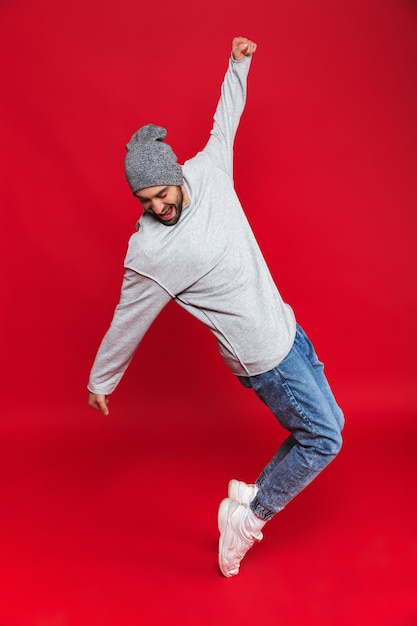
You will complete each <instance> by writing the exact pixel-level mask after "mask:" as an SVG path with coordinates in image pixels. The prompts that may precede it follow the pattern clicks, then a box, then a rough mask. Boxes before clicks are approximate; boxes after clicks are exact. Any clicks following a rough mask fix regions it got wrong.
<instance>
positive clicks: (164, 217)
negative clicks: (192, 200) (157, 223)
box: [159, 205, 175, 222]
mask: <svg viewBox="0 0 417 626" xmlns="http://www.w3.org/2000/svg"><path fill="white" fill-rule="evenodd" d="M174 215H175V206H174V205H171V206H170V207H169V209H168V210H167V211H165V212H164V213H160V214H159V217H160V218H161V220H163V221H164V222H166V221H168V220H171V219H172V218H173V217H174Z"/></svg>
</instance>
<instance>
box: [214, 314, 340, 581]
mask: <svg viewBox="0 0 417 626" xmlns="http://www.w3.org/2000/svg"><path fill="white" fill-rule="evenodd" d="M242 382H243V384H244V385H245V386H246V387H249V386H251V387H252V388H253V389H254V391H255V393H256V394H257V395H258V396H259V398H260V399H261V400H262V401H263V402H264V403H265V404H266V405H267V406H268V407H269V408H270V409H271V410H272V412H273V413H274V415H275V416H276V417H277V418H278V420H279V422H280V423H281V424H282V426H283V427H284V428H286V429H287V430H288V431H289V432H290V433H291V434H290V436H289V437H288V438H287V439H286V441H285V442H284V443H283V444H282V446H281V447H280V448H279V450H278V451H277V453H276V454H275V455H274V457H273V458H272V459H271V461H270V463H268V465H267V466H266V467H265V468H264V470H263V471H262V473H261V475H260V476H259V478H258V480H257V481H256V487H257V492H256V495H255V497H254V498H253V500H252V501H251V503H250V506H249V508H248V507H245V506H244V505H242V504H238V503H236V504H235V505H233V506H232V505H231V504H230V502H232V501H231V500H230V498H228V499H227V500H229V501H230V502H227V503H226V501H223V503H222V504H221V506H220V509H219V529H220V546H221V549H220V551H219V564H220V569H221V570H222V572H223V573H224V574H225V575H227V576H234V575H236V574H237V573H238V571H239V565H240V561H241V560H242V558H243V556H244V555H245V554H246V552H247V551H248V550H249V548H250V547H251V546H252V545H253V543H254V542H255V541H259V540H260V539H262V533H261V532H260V530H261V528H262V526H263V524H264V523H265V522H266V521H268V520H270V519H271V518H272V517H273V516H274V515H275V514H276V513H277V512H278V511H281V510H282V509H283V508H284V507H285V506H286V504H288V502H290V501H291V500H292V499H293V498H294V497H295V496H296V495H297V494H298V493H300V491H302V490H303V489H304V488H305V487H306V486H307V485H308V484H309V483H310V482H311V481H312V480H313V479H314V478H315V477H316V476H317V475H318V474H319V473H320V472H321V471H322V470H323V469H324V468H325V467H326V466H327V465H328V464H329V463H330V462H331V461H332V459H334V457H335V456H336V455H337V453H338V452H339V450H340V447H341V444H342V438H341V434H340V433H341V430H342V428H343V423H344V419H343V413H342V411H341V410H340V408H339V407H338V405H337V403H336V401H335V399H334V397H333V394H332V392H331V390H330V387H329V385H328V382H327V380H326V378H325V376H324V372H323V365H322V364H321V363H320V361H319V360H318V359H317V356H316V354H315V352H314V349H313V346H312V345H311V342H310V341H309V339H308V338H307V336H306V335H305V333H304V331H303V330H302V329H301V328H300V327H299V326H297V333H296V338H295V341H294V345H293V347H292V349H291V351H290V353H289V354H288V356H287V357H286V358H285V359H284V360H283V361H282V362H281V363H280V364H279V365H278V366H277V367H276V368H274V369H273V370H270V371H269V372H266V373H265V374H260V375H258V376H251V377H250V378H246V379H245V380H244V381H243V380H242ZM234 487H237V485H234ZM229 490H230V486H229ZM246 504H247V503H246ZM245 510H246V513H245ZM252 515H253V517H252ZM258 522H259V523H258ZM252 528H255V530H254V531H253V532H252V531H251V529H252ZM231 562H233V564H234V566H233V568H231V567H229V564H230V563H231ZM225 572H227V573H225Z"/></svg>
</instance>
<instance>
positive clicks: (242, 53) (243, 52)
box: [232, 37, 257, 61]
mask: <svg viewBox="0 0 417 626" xmlns="http://www.w3.org/2000/svg"><path fill="white" fill-rule="evenodd" d="M256 48H257V45H256V43H255V42H254V41H251V40H250V39H246V37H235V38H234V39H233V41H232V56H233V58H234V60H235V61H241V60H242V59H243V58H244V57H249V56H251V54H254V52H255V51H256Z"/></svg>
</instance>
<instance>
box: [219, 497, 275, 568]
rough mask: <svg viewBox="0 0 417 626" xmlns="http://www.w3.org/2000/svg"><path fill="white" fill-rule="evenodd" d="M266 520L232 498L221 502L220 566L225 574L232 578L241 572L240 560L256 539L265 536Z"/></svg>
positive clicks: (258, 539)
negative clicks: (262, 530)
mask: <svg viewBox="0 0 417 626" xmlns="http://www.w3.org/2000/svg"><path fill="white" fill-rule="evenodd" d="M265 524H266V522H265V520H262V519H259V518H258V517H256V515H255V514H254V513H252V511H251V510H250V509H249V508H248V507H246V506H244V505H243V504H239V503H238V502H234V501H233V500H231V499H230V498H225V499H224V500H223V502H221V504H220V507H219V514H218V525H219V531H220V540H219V567H220V571H221V573H222V574H223V576H226V578H231V577H232V576H236V574H238V573H239V567H240V562H241V560H242V559H243V557H244V556H245V554H246V552H247V551H248V550H249V549H250V548H251V547H252V546H253V544H254V543H255V541H261V539H262V538H263V535H262V532H261V529H262V528H263V527H264V526H265Z"/></svg>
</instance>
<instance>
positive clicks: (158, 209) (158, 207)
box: [152, 198, 164, 215]
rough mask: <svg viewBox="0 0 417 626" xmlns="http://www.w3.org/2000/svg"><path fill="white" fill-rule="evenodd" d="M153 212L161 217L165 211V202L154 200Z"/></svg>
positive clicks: (158, 199) (159, 199)
mask: <svg viewBox="0 0 417 626" xmlns="http://www.w3.org/2000/svg"><path fill="white" fill-rule="evenodd" d="M152 210H153V212H154V213H156V214H157V215H160V213H162V211H163V210H164V202H163V201H162V200H161V198H152Z"/></svg>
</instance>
